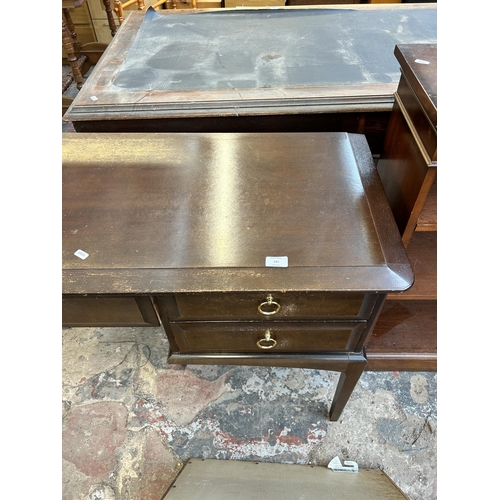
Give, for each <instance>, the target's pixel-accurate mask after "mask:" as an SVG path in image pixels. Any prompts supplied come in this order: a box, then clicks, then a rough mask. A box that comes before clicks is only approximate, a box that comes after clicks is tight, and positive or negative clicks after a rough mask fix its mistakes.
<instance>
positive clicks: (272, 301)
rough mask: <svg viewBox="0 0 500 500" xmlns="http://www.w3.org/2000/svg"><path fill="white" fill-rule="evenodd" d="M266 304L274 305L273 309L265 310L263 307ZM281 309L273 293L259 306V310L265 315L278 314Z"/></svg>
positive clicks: (268, 305)
mask: <svg viewBox="0 0 500 500" xmlns="http://www.w3.org/2000/svg"><path fill="white" fill-rule="evenodd" d="M264 306H267V307H272V308H273V309H271V310H270V311H265V310H264V309H262V307H264ZM280 309H281V306H280V305H279V304H278V302H276V301H275V300H274V299H273V296H272V295H271V294H269V295H268V296H267V299H266V301H265V302H262V304H260V305H259V307H257V310H258V311H259V312H260V314H264V315H265V316H272V315H273V314H276V313H277V312H278V311H279V310H280Z"/></svg>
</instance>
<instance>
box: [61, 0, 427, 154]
mask: <svg viewBox="0 0 500 500" xmlns="http://www.w3.org/2000/svg"><path fill="white" fill-rule="evenodd" d="M436 13H437V11H436V5H435V4H398V5H394V4H388V5H376V4H370V5H349V6H345V5H344V6H324V7H321V8H311V7H287V8H283V9H244V10H241V9H218V10H209V11H207V10H205V11H183V10H177V11H172V10H169V11H165V12H156V11H154V10H153V9H150V10H149V11H146V13H144V12H143V11H138V12H133V13H132V14H131V15H130V16H129V17H128V18H127V20H126V21H125V22H124V24H123V25H122V26H121V27H120V29H119V30H118V33H117V35H116V36H115V37H114V39H113V40H112V42H111V43H110V45H109V47H108V49H107V51H106V53H105V54H104V55H103V57H102V58H101V60H100V61H99V63H98V64H97V65H96V67H95V69H94V71H93V72H92V74H91V76H90V77H89V78H88V80H87V81H86V83H85V84H84V86H83V88H82V89H81V91H80V93H79V95H78V96H77V97H76V98H75V100H74V103H73V105H72V106H71V107H70V109H69V110H68V112H67V114H66V115H65V117H64V119H65V120H66V121H71V122H72V123H73V125H74V127H75V129H76V131H77V132H255V131H258V132H277V131H283V132H310V131H345V132H352V133H363V134H365V135H366V136H367V139H368V142H369V145H370V147H371V148H372V151H373V152H374V153H377V152H380V150H381V147H382V143H383V138H384V134H385V130H386V127H387V123H388V120H389V115H390V111H391V109H392V105H393V101H394V97H393V94H394V92H395V91H396V88H397V84H398V81H399V76H400V72H399V67H398V64H397V61H395V59H394V56H393V52H394V47H395V45H396V44H401V43H435V42H436V38H437V34H436V32H437V28H436V24H437V23H436V17H437V16H436Z"/></svg>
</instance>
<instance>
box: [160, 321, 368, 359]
mask: <svg viewBox="0 0 500 500" xmlns="http://www.w3.org/2000/svg"><path fill="white" fill-rule="evenodd" d="M365 327H366V323H365V322H364V321H359V322H358V321H353V322H327V321H325V322H314V323H313V322H311V323H306V322H304V323H292V322H290V323H271V322H249V323H219V322H207V323H203V322H193V323H171V324H170V328H171V329H172V333H173V335H174V337H175V340H176V342H177V346H178V348H179V351H180V352H181V353H201V352H204V353H215V352H218V353H224V352H226V353H227V352H239V353H245V352H246V353H248V352H253V353H256V352H266V353H305V352H339V351H340V352H346V351H351V350H353V349H354V347H355V346H356V344H357V342H358V340H359V338H360V337H361V335H362V333H363V331H364V329H365Z"/></svg>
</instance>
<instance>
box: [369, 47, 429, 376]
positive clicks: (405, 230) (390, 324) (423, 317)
mask: <svg viewBox="0 0 500 500" xmlns="http://www.w3.org/2000/svg"><path fill="white" fill-rule="evenodd" d="M395 56H396V58H397V60H398V61H399V63H400V66H401V81H400V83H399V86H398V89H397V92H396V94H395V103H394V109H393V112H392V115H391V119H390V121H389V126H388V129H387V136H386V141H385V145H384V151H383V154H382V156H381V158H380V160H379V162H378V171H379V174H380V178H381V180H382V184H383V186H384V189H385V192H386V195H387V198H388V200H389V204H390V206H391V209H392V212H393V214H394V218H395V220H396V223H397V225H398V228H399V231H400V233H401V238H402V241H403V244H404V246H405V247H406V249H407V252H408V256H409V259H410V262H411V264H412V267H413V270H414V272H415V283H414V285H413V287H412V288H411V289H410V290H408V291H406V292H403V293H397V294H389V296H388V300H387V302H386V304H385V306H384V309H383V311H382V313H381V316H380V318H379V322H378V324H377V327H376V328H375V330H374V332H373V335H372V339H371V341H370V343H369V345H368V348H367V357H368V366H369V369H374V370H376V369H381V370H405V369H412V370H435V369H436V366H437V259H436V256H437V79H436V73H437V45H435V44H417V45H412V44H409V45H397V46H396V48H395Z"/></svg>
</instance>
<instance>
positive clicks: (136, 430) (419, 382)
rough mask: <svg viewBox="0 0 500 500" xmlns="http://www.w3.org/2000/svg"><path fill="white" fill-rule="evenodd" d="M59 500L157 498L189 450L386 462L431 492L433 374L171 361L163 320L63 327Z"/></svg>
mask: <svg viewBox="0 0 500 500" xmlns="http://www.w3.org/2000/svg"><path fill="white" fill-rule="evenodd" d="M62 352H63V375H62V382H63V403H62V411H63V425H62V427H63V431H62V432H63V435H62V446H63V496H62V498H63V500H97V499H100V500H125V499H127V500H160V499H161V498H162V497H163V495H164V494H165V492H166V491H167V489H168V487H169V485H170V484H171V482H172V481H173V480H174V478H175V477H176V475H177V474H178V473H179V472H180V470H181V468H182V465H183V464H184V463H185V461H186V460H187V459H188V458H191V457H197V458H217V459H222V460H229V459H231V460H254V461H262V462H279V463H297V464H314V465H324V466H326V465H327V464H328V462H329V461H330V460H331V459H332V458H333V457H335V456H337V455H338V456H339V457H340V459H341V460H342V461H344V460H354V461H356V462H357V463H358V465H359V467H360V468H379V469H383V470H384V471H385V472H386V473H387V475H388V476H389V477H390V478H391V479H392V480H393V481H394V482H395V483H396V484H397V485H398V486H399V488H400V489H401V490H402V491H403V492H404V493H405V494H406V495H407V496H408V498H409V499H410V500H435V499H436V498H437V495H436V487H437V478H436V475H437V474H436V472H437V471H436V462H437V460H436V438H437V411H436V384H437V375H436V373H427V372H425V373H420V372H419V373H416V372H365V373H364V374H363V376H362V377H361V380H360V382H359V383H358V386H357V387H356V389H355V391H354V393H353V395H352V397H351V399H350V401H349V402H348V404H347V406H346V408H345V410H344V413H343V415H342V416H341V419H340V421H338V422H330V421H328V420H327V412H328V408H329V404H330V402H331V400H332V398H333V392H334V389H335V384H336V381H337V377H338V374H337V373H335V372H327V371H320V370H305V369H286V368H267V367H231V366H199V365H189V366H180V365H167V362H166V359H167V354H168V341H167V339H166V337H165V335H164V333H163V330H162V329H161V328H67V329H63V351H62Z"/></svg>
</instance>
